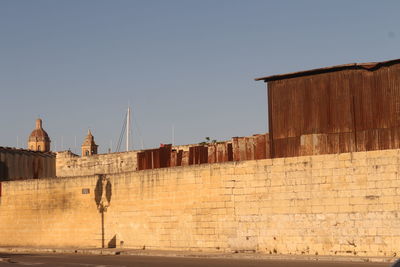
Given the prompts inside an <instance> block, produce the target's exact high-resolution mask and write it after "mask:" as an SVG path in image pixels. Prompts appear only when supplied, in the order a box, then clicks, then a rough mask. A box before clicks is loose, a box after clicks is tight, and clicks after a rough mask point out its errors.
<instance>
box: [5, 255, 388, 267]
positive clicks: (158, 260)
mask: <svg viewBox="0 0 400 267" xmlns="http://www.w3.org/2000/svg"><path fill="white" fill-rule="evenodd" d="M0 266H1V267H3V266H8V267H13V266H40V267H42V266H52V267H70V266H84V267H123V266H134V267H158V266H163V267H200V266H216V267H239V266H240V267H247V266H248V267H260V266H263V267H383V266H385V267H388V266H390V264H387V263H367V262H366V263H362V262H360V263H351V262H326V261H319V262H317V261H285V260H282V261H276V260H248V259H210V258H182V257H152V256H127V255H113V256H101V255H65V254H63V255H57V254H0Z"/></svg>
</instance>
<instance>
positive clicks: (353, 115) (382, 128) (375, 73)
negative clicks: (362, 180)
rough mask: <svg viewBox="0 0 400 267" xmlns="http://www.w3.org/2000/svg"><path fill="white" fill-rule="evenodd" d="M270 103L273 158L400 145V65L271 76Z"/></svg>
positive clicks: (269, 85)
mask: <svg viewBox="0 0 400 267" xmlns="http://www.w3.org/2000/svg"><path fill="white" fill-rule="evenodd" d="M268 102H269V110H270V114H269V118H270V122H269V124H270V143H271V153H273V155H272V156H273V157H290V156H300V155H311V154H325V153H342V152H350V151H364V150H377V149H390V148H399V139H398V137H399V127H400V64H393V65H389V66H382V67H379V68H377V69H373V70H364V69H345V70H340V71H335V72H329V73H322V74H314V75H308V76H303V77H296V78H291V79H284V80H275V81H270V82H268ZM310 138H311V139H310ZM312 138H317V139H315V140H312ZM317 141H318V142H317Z"/></svg>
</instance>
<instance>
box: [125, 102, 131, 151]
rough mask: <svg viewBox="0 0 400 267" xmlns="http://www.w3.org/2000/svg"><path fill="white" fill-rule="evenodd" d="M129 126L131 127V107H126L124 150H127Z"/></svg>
mask: <svg viewBox="0 0 400 267" xmlns="http://www.w3.org/2000/svg"><path fill="white" fill-rule="evenodd" d="M130 128H131V107H128V113H127V115H126V151H129V136H130Z"/></svg>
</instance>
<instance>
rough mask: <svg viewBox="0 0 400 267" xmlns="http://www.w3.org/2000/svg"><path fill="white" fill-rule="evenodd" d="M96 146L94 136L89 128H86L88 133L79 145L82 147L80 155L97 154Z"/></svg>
mask: <svg viewBox="0 0 400 267" xmlns="http://www.w3.org/2000/svg"><path fill="white" fill-rule="evenodd" d="M97 147H98V145H96V143H95V142H94V137H93V135H92V133H91V132H90V130H88V134H87V136H86V138H85V141H83V144H82V146H81V148H82V156H91V155H95V154H97Z"/></svg>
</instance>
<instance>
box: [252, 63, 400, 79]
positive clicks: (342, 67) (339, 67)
mask: <svg viewBox="0 0 400 267" xmlns="http://www.w3.org/2000/svg"><path fill="white" fill-rule="evenodd" d="M398 63H400V59H393V60H388V61H382V62H368V63H351V64H343V65H336V66H331V67H324V68H318V69H312V70H304V71H298V72H291V73H285V74H277V75H272V76H265V77H260V78H255V80H256V81H264V82H268V81H276V80H283V79H290V78H295V77H301V76H308V75H313V74H321V73H326V72H333V71H340V70H346V69H363V70H370V71H373V70H376V69H379V68H380V67H382V66H388V65H394V64H398Z"/></svg>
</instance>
